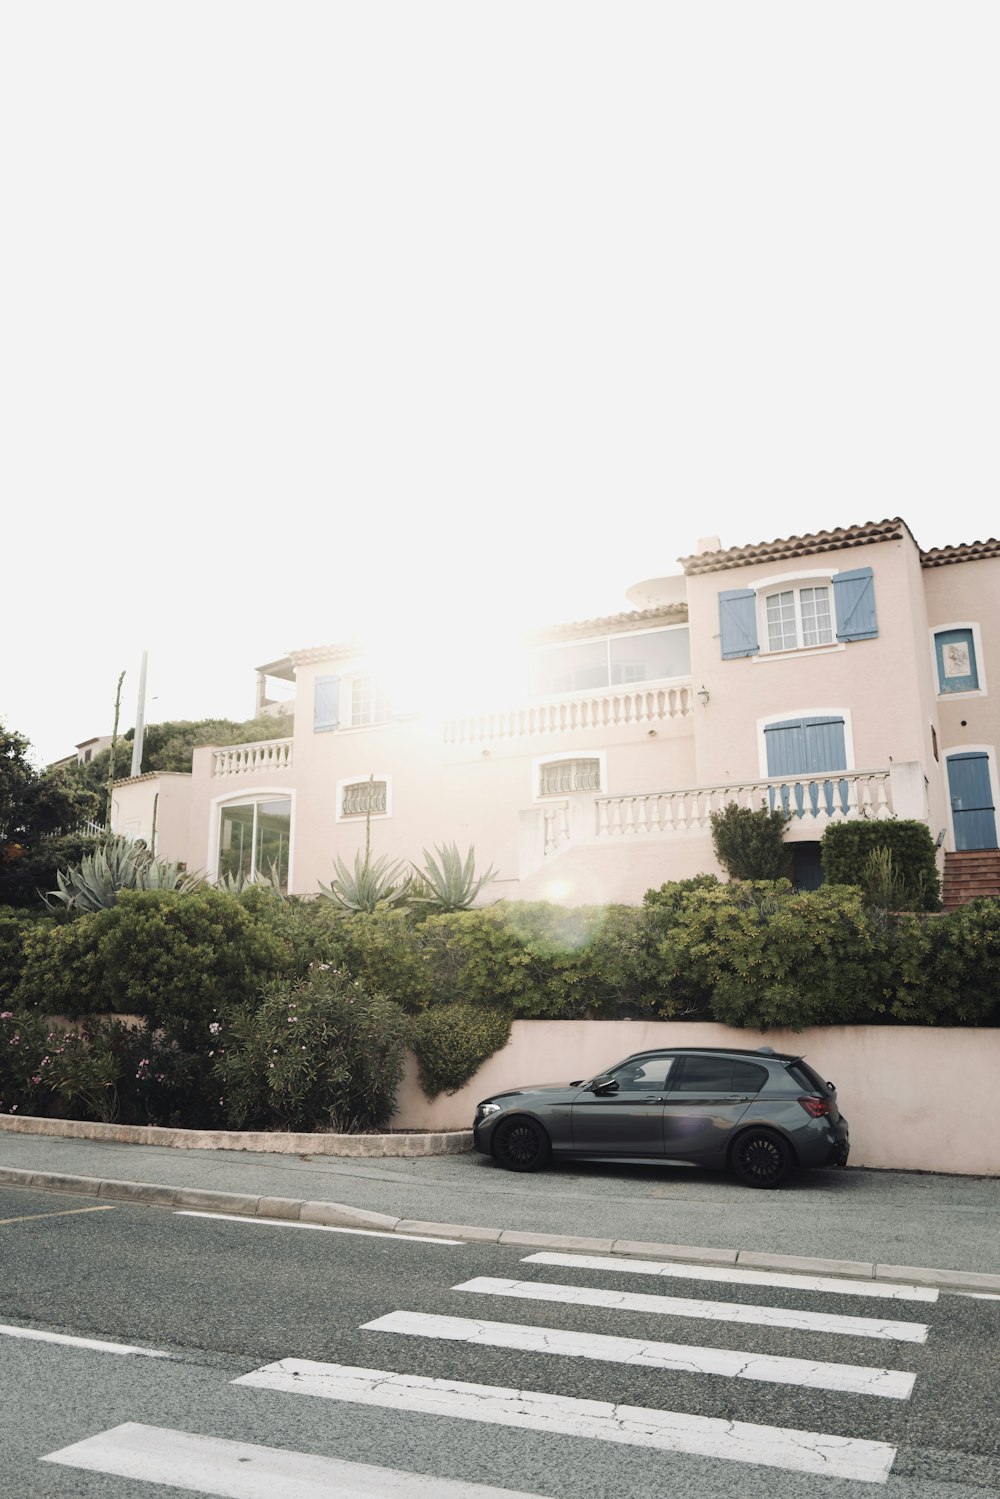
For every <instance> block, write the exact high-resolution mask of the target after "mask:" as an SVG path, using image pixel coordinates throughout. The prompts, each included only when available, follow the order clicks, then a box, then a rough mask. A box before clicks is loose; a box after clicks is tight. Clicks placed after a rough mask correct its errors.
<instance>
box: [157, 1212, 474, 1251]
mask: <svg viewBox="0 0 1000 1499" xmlns="http://www.w3.org/2000/svg"><path fill="white" fill-rule="evenodd" d="M174 1216H175V1217H177V1218H221V1219H222V1221H223V1222H224V1223H261V1224H263V1225H264V1226H265V1227H268V1226H269V1227H271V1228H317V1229H319V1231H320V1233H324V1234H361V1235H362V1236H363V1237H364V1238H366V1239H404V1240H408V1241H410V1242H411V1243H417V1244H461V1243H462V1242H463V1240H462V1239H435V1238H432V1237H431V1236H430V1235H429V1234H396V1233H393V1232H392V1230H391V1229H387V1228H342V1227H341V1226H340V1224H339V1223H300V1222H299V1220H298V1218H250V1217H243V1216H242V1215H241V1214H240V1213H196V1212H195V1211H194V1209H193V1208H177V1209H176V1210H175V1213H174Z"/></svg>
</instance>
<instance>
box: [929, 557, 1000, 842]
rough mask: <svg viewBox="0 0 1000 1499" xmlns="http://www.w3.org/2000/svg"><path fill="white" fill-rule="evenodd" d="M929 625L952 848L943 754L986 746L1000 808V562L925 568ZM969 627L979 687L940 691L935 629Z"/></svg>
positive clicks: (946, 817) (944, 813)
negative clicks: (965, 690) (964, 690)
mask: <svg viewBox="0 0 1000 1499" xmlns="http://www.w3.org/2000/svg"><path fill="white" fill-rule="evenodd" d="M924 580H925V581H924V586H925V590H926V596H927V617H928V630H927V635H926V637H925V649H926V652H927V663H928V672H929V675H930V681H931V686H932V691H933V692H934V694H935V707H936V712H937V721H938V731H937V737H938V753H939V756H940V775H941V783H942V809H941V822H940V826H941V827H946V828H947V843H946V845H945V846H946V847H947V848H954V846H955V843H954V833H953V828H952V824H951V817H950V803H949V800H948V797H947V794H946V790H945V789H944V788H945V786H946V779H947V771H946V767H945V757H946V756H947V755H948V754H949V753H955V752H956V751H958V752H961V751H963V750H981V749H985V750H987V752H988V753H989V756H990V771H991V776H992V780H993V795H994V804H995V805H996V806H997V807H998V808H1000V786H998V774H997V767H998V750H1000V561H998V560H997V559H985V560H983V561H978V562H962V563H955V564H952V565H950V566H947V567H929V568H925V569H924ZM957 627H970V628H972V629H973V631H974V632H975V636H976V656H977V662H976V664H977V668H978V672H979V682H980V691H979V692H977V693H968V694H966V693H958V694H954V695H951V694H948V693H944V694H941V695H940V696H938V695H937V685H938V683H937V662H936V660H935V653H934V638H933V637H934V631H935V630H936V629H943V628H957Z"/></svg>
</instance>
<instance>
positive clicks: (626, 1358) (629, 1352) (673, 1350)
mask: <svg viewBox="0 0 1000 1499" xmlns="http://www.w3.org/2000/svg"><path fill="white" fill-rule="evenodd" d="M362 1329H363V1330H365V1331H368V1332H392V1333H403V1334H405V1335H406V1336H408V1337H418V1338H443V1339H445V1340H447V1341H450V1342H458V1343H478V1344H480V1345H484V1346H486V1347H489V1348H516V1349H518V1350H519V1351H520V1352H522V1353H554V1354H561V1355H564V1356H565V1357H568V1358H590V1359H599V1360H601V1361H602V1362H606V1363H619V1364H630V1365H633V1366H635V1367H638V1368H644V1369H675V1370H677V1371H678V1372H679V1373H683V1374H720V1375H723V1376H726V1377H728V1378H732V1379H759V1380H764V1381H766V1382H768V1383H770V1384H794V1385H798V1386H800V1387H802V1388H808V1389H819V1390H841V1391H844V1392H846V1393H850V1394H854V1395H882V1396H885V1397H886V1398H887V1399H890V1400H908V1399H909V1397H910V1392H911V1391H912V1389H913V1382H914V1380H915V1379H916V1375H915V1374H907V1373H904V1372H903V1371H901V1370H896V1369H873V1368H868V1367H866V1366H864V1365H862V1364H827V1363H820V1362H819V1361H817V1360H815V1359H804V1358H780V1357H777V1356H774V1355H771V1354H760V1353H746V1352H740V1351H738V1350H736V1349H732V1348H696V1347H694V1346H692V1345H690V1344H687V1343H657V1342H653V1341H652V1340H648V1339H644V1338H617V1337H609V1336H607V1335H606V1334H603V1333H581V1332H566V1331H564V1330H563V1329H561V1328H558V1327H535V1326H529V1325H526V1324H524V1323H519V1322H483V1321H480V1320H479V1319H474V1318H472V1317H441V1316H435V1315H432V1314H430V1313H426V1312H405V1311H398V1312H390V1313H389V1314H388V1315H387V1316H385V1317H376V1319H375V1320H374V1321H373V1322H365V1323H363V1324H362Z"/></svg>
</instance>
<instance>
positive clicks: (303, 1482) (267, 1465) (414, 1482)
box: [42, 1421, 543, 1499]
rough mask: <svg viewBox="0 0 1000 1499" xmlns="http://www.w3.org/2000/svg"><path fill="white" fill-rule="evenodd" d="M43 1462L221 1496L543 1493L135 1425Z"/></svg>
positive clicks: (298, 1498) (442, 1498) (402, 1497)
mask: <svg viewBox="0 0 1000 1499" xmlns="http://www.w3.org/2000/svg"><path fill="white" fill-rule="evenodd" d="M42 1462H43V1463H59V1464H61V1465H62V1466H63V1467H67V1468H82V1469H84V1470H86V1471H87V1472H88V1473H113V1474H114V1475H115V1476H116V1477H118V1478H134V1479H136V1480H138V1481H140V1482H145V1483H165V1484H169V1485H170V1487H171V1488H175V1489H187V1490H188V1491H189V1492H190V1493H194V1494H216V1495H221V1496H223V1499H330V1496H331V1495H334V1494H336V1496H337V1499H543V1496H542V1495H539V1494H521V1493H514V1492H513V1490H511V1489H495V1488H491V1487H486V1486H484V1485H482V1484H478V1483H459V1482H456V1481H455V1480H454V1479H449V1478H432V1477H431V1478H429V1477H427V1476H426V1475H424V1474H422V1473H403V1472H400V1471H399V1470H398V1469H396V1468H375V1467H372V1466H371V1465H370V1464H368V1463H349V1462H345V1461H344V1460H343V1459H341V1458H336V1457H320V1456H317V1455H315V1454H313V1453H308V1452H289V1451H285V1450H283V1449H282V1448H280V1447H260V1446H258V1445H257V1444H256V1443H250V1442H230V1441H227V1440H225V1439H224V1438H222V1437H203V1436H195V1435H193V1434H192V1433H191V1432H187V1431H170V1430H168V1429H165V1428H163V1427H160V1426H142V1425H140V1424H139V1423H138V1422H135V1421H128V1422H126V1423H125V1425H123V1426H115V1427H112V1429H111V1430H110V1431H103V1432H101V1433H100V1435H98V1436H95V1437H87V1438H86V1440H85V1441H82V1442H75V1443H74V1444H73V1446H72V1447H63V1448H62V1449H61V1450H60V1451H59V1452H50V1453H49V1455H48V1456H47V1457H43V1458H42Z"/></svg>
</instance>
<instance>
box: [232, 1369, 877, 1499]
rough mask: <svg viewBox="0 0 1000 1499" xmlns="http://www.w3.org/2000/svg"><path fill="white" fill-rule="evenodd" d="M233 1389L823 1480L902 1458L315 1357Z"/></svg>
mask: <svg viewBox="0 0 1000 1499" xmlns="http://www.w3.org/2000/svg"><path fill="white" fill-rule="evenodd" d="M233 1383H234V1384H236V1385H247V1386H250V1387H253V1388H256V1389H271V1390H281V1391H284V1392H285V1393H290V1394H297V1395H314V1396H320V1397H322V1398H324V1399H326V1400H343V1401H349V1402H351V1403H352V1404H356V1405H374V1406H382V1407H384V1408H387V1409H390V1410H406V1411H414V1412H419V1413H422V1414H425V1415H434V1416H450V1417H454V1418H457V1419H459V1420H463V1421H482V1422H486V1423H488V1424H490V1425H494V1426H510V1427H519V1428H522V1429H526V1430H531V1431H544V1432H550V1433H556V1434H560V1435H565V1436H578V1437H588V1438H591V1439H595V1440H597V1441H603V1442H619V1443H622V1444H624V1445H626V1446H632V1447H652V1448H656V1449H658V1450H659V1451H662V1452H685V1453H689V1454H692V1455H695V1456H700V1457H715V1458H723V1459H725V1460H727V1461H732V1462H743V1463H753V1464H756V1465H758V1466H761V1467H768V1468H785V1469H788V1470H790V1471H792V1472H796V1473H822V1474H823V1475H824V1476H825V1477H828V1478H853V1479H855V1480H856V1481H859V1482H865V1483H884V1482H885V1480H886V1479H887V1478H888V1476H889V1469H890V1468H891V1467H892V1462H893V1458H894V1457H895V1455H896V1449H895V1447H892V1446H890V1445H889V1444H888V1443H885V1442H870V1441H865V1440H862V1439H860V1438H856V1437H839V1436H831V1435H829V1434H824V1433H822V1432H815V1431H797V1430H794V1429H791V1428H787V1427H781V1426H758V1425H750V1424H748V1423H746V1422H743V1421H722V1420H718V1419H716V1418H714V1417H709V1416H691V1415H686V1414H681V1413H679V1412H675V1411H662V1410H652V1409H648V1408H645V1407H642V1406H629V1405H612V1404H611V1403H610V1402H609V1401H604V1400H578V1399H575V1398H572V1397H570V1396H566V1395H548V1394H541V1393H538V1392H535V1391H529V1390H513V1389H504V1388H501V1387H498V1386H494V1385H477V1384H466V1383H463V1382H461V1381H457V1380H448V1379H428V1378H425V1377H423V1376H420V1375H415V1374H397V1373H393V1372H391V1371H389V1370H385V1369H358V1368H351V1367H347V1366H345V1365H342V1364H321V1363H314V1362H313V1361H311V1360H307V1359H281V1360H280V1361H279V1362H277V1363H274V1364H268V1365H266V1366H265V1367H263V1368H261V1369H256V1370H254V1372H253V1373H252V1374H244V1375H242V1376H241V1377H240V1378H238V1379H235V1380H233ZM272 1499H274V1496H272Z"/></svg>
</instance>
